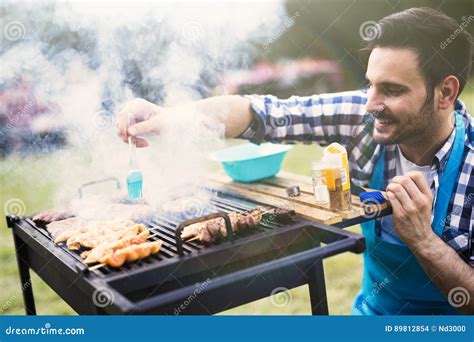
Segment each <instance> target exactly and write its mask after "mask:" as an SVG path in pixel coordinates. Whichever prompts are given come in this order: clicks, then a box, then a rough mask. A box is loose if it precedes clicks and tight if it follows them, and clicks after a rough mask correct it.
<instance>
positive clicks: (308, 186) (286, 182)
mask: <svg viewBox="0 0 474 342" xmlns="http://www.w3.org/2000/svg"><path fill="white" fill-rule="evenodd" d="M261 182H263V183H266V184H275V185H277V186H281V187H285V188H287V187H289V186H292V185H298V186H299V187H300V189H301V191H304V192H310V193H313V188H312V179H311V177H309V176H303V175H298V174H295V173H291V172H286V171H280V172H279V173H278V175H277V176H276V177H272V178H267V179H263V180H262V181H261ZM295 182H300V183H301V184H302V185H300V184H299V183H298V184H295ZM363 189H364V190H365V191H369V192H370V191H376V190H373V189H369V188H363ZM380 192H381V193H382V195H383V196H384V197H385V199H387V202H385V203H383V204H380V205H375V204H364V203H362V202H361V201H360V199H359V196H357V195H351V197H352V205H353V206H356V207H359V208H363V209H364V211H365V212H367V213H372V212H374V211H377V210H378V211H380V210H383V209H386V208H388V207H389V206H390V203H389V202H388V198H387V193H386V192H385V191H380Z"/></svg>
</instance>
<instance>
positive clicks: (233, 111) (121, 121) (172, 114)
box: [117, 95, 253, 147]
mask: <svg viewBox="0 0 474 342" xmlns="http://www.w3.org/2000/svg"><path fill="white" fill-rule="evenodd" d="M189 112H199V113H204V114H205V115H208V116H209V117H210V118H211V119H212V120H217V121H218V122H220V123H222V124H224V126H225V136H226V137H227V138H235V137H237V136H239V135H240V134H241V133H242V132H243V131H244V130H245V129H246V128H247V127H248V126H249V125H250V123H251V121H252V118H253V115H252V113H251V110H250V100H248V99H246V98H244V97H242V96H238V95H225V96H216V97H211V98H207V99H204V100H200V101H196V102H192V103H189V104H184V105H180V106H174V107H160V106H157V105H155V104H153V103H151V102H148V101H146V100H143V99H134V100H131V101H128V102H127V103H126V104H125V105H124V107H123V108H122V109H121V110H120V112H119V113H118V115H117V134H118V135H119V136H120V137H121V138H122V140H123V141H124V142H127V139H128V136H129V135H131V136H134V137H138V136H140V137H141V136H144V135H148V134H158V133H159V132H160V130H161V129H162V128H163V126H165V125H166V124H167V123H168V122H170V121H172V120H181V118H182V117H183V114H184V113H189ZM129 114H131V115H132V122H133V123H134V124H133V125H132V126H130V127H129V126H128V115H129ZM136 144H137V146H138V147H145V146H147V145H148V143H147V141H146V139H144V138H136Z"/></svg>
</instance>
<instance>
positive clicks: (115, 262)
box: [89, 240, 163, 271]
mask: <svg viewBox="0 0 474 342" xmlns="http://www.w3.org/2000/svg"><path fill="white" fill-rule="evenodd" d="M162 244H163V241H161V240H157V241H151V242H145V243H141V244H139V245H131V246H128V247H125V248H121V249H117V250H115V251H113V252H111V253H108V254H105V255H104V256H103V257H102V258H100V259H99V262H100V264H98V265H96V266H93V267H91V268H89V270H91V271H92V270H96V269H98V268H100V267H103V266H105V265H109V266H111V267H121V266H122V265H123V264H124V263H125V262H127V261H136V260H139V259H144V258H146V257H148V256H150V255H152V254H156V253H158V252H159V251H160V248H161V245H162Z"/></svg>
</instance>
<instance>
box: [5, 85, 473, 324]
mask: <svg viewBox="0 0 474 342" xmlns="http://www.w3.org/2000/svg"><path fill="white" fill-rule="evenodd" d="M471 83H472V81H471ZM461 98H462V99H463V100H464V101H465V103H466V105H467V107H468V108H469V109H471V110H473V108H474V87H473V86H472V85H468V87H467V89H466V91H465V94H463V96H461ZM320 153H321V149H320V148H319V147H317V146H303V145H301V146H296V147H295V148H294V149H293V150H292V151H290V152H289V153H288V155H287V158H286V159H285V162H284V166H283V169H284V170H286V171H291V172H296V173H300V174H304V175H310V163H311V160H313V159H315V158H317V157H318V156H319V155H320ZM51 158H52V157H51V156H43V157H33V156H32V157H28V158H26V159H18V160H16V159H9V160H7V161H0V187H1V188H0V204H1V205H2V207H4V205H5V204H6V202H7V201H8V200H10V199H12V198H19V199H21V200H22V201H23V203H24V204H25V212H26V213H32V212H35V211H39V210H42V209H46V208H50V207H51V206H52V201H51V199H50V194H51V193H52V191H53V189H54V184H52V183H51V182H49V181H48V180H46V179H42V178H41V177H38V175H41V173H42V171H43V170H44V169H47V168H48V165H49V163H50V161H51ZM351 230H353V231H358V227H353V228H352V229H351ZM0 258H1V261H0V265H1V270H0V288H1V289H2V291H0V314H23V313H24V312H23V306H22V305H23V301H22V297H21V292H20V286H19V278H18V272H17V265H16V260H15V255H14V250H13V242H12V237H11V232H10V231H9V230H8V229H7V228H6V223H5V220H3V219H2V220H0ZM324 267H325V273H326V286H327V292H328V302H329V311H330V313H331V314H333V315H334V314H342V315H347V314H350V307H351V302H352V299H353V297H354V296H355V294H356V293H357V291H358V288H359V284H360V280H361V274H362V267H363V265H362V256H360V255H354V254H349V253H346V254H343V255H339V256H336V257H332V258H330V259H327V260H326V261H325V262H324ZM33 290H34V292H35V296H36V304H37V309H38V312H39V314H59V315H62V314H65V315H66V314H74V312H73V310H71V309H70V308H69V307H68V306H67V305H66V304H64V302H63V301H62V300H61V299H60V298H59V297H58V296H57V295H56V294H55V293H54V292H53V291H52V290H51V289H50V288H49V287H48V286H47V285H46V284H45V283H43V282H42V280H41V279H39V278H38V277H37V276H36V275H33ZM287 298H290V300H289V301H288V304H287V305H285V306H275V305H273V304H272V300H271V299H270V298H265V299H262V300H259V301H256V302H253V303H250V304H247V305H243V306H241V307H238V308H235V309H232V310H229V311H226V312H225V313H224V314H233V315H235V314H237V315H240V314H243V315H247V314H269V315H272V314H277V315H281V314H291V315H307V314H310V312H311V311H310V302H309V295H308V288H307V286H302V287H299V288H296V289H293V290H290V291H289V296H288V297H287ZM277 303H278V301H277Z"/></svg>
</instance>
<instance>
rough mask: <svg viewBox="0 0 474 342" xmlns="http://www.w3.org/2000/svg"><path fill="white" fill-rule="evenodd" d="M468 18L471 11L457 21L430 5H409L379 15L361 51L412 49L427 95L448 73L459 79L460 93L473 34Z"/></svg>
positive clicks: (464, 82) (432, 93) (466, 77)
mask: <svg viewBox="0 0 474 342" xmlns="http://www.w3.org/2000/svg"><path fill="white" fill-rule="evenodd" d="M471 21H473V22H474V16H472V15H471V16H469V17H466V18H465V17H463V21H462V23H461V24H459V23H457V22H456V20H454V19H453V18H451V17H449V16H447V15H446V14H444V13H442V12H439V11H437V10H434V9H432V8H428V7H420V8H410V9H407V10H404V11H402V12H398V13H394V14H391V15H389V16H386V17H384V18H382V19H381V20H380V21H379V22H378V23H377V25H375V27H374V28H373V31H372V35H371V37H370V38H373V39H371V40H369V39H367V40H369V41H368V44H367V47H366V48H365V49H364V51H366V52H369V53H370V52H371V51H372V50H373V49H374V48H376V47H395V48H410V49H413V50H414V51H416V52H417V54H418V65H419V67H420V71H421V74H422V75H423V77H424V79H425V83H426V89H427V91H428V99H430V98H432V96H433V95H434V88H435V87H436V86H437V85H438V84H439V83H440V82H441V81H442V80H443V79H444V78H446V77H447V76H449V75H454V76H456V77H457V78H458V80H459V85H460V86H459V93H458V96H459V94H460V93H461V92H462V90H463V89H464V86H465V85H466V82H467V79H468V78H469V75H470V72H471V63H472V37H471V35H470V34H469V32H467V30H466V28H467V26H468V25H469V24H470V23H471ZM473 24H474V23H473Z"/></svg>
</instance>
